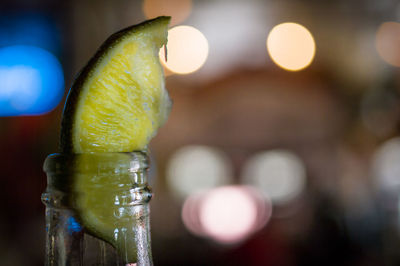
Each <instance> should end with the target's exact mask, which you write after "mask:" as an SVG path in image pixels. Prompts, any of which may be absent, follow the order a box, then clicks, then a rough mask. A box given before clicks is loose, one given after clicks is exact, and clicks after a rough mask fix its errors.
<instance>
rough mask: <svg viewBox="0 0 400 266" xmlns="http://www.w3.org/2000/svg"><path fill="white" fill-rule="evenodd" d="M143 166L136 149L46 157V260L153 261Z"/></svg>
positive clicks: (88, 262) (48, 262) (77, 262)
mask: <svg viewBox="0 0 400 266" xmlns="http://www.w3.org/2000/svg"><path fill="white" fill-rule="evenodd" d="M147 169H148V157H147V156H146V154H144V153H141V152H133V153H101V154H53V155H50V156H48V157H47V159H46V161H45V163H44V170H45V172H46V174H47V188H46V191H45V192H44V193H43V194H42V201H43V203H44V204H45V205H46V233H47V238H46V259H45V261H46V262H45V264H46V265H132V264H133V265H135V264H137V265H152V256H151V242H150V224H149V219H150V210H149V204H148V203H149V201H150V199H151V196H152V194H151V190H150V188H149V186H148V183H147ZM99 210H100V211H99ZM88 214H90V215H88ZM88 217H89V218H88ZM110 232H111V236H112V237H107V236H110V234H109V233H110ZM107 233H108V234H107ZM105 239H106V240H105Z"/></svg>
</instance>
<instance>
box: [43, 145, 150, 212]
mask: <svg viewBox="0 0 400 266" xmlns="http://www.w3.org/2000/svg"><path fill="white" fill-rule="evenodd" d="M148 168H149V160H148V155H147V154H146V153H143V152H118V153H115V152H112V153H82V154H66V153H56V154H51V155H49V156H48V157H47V158H46V160H45V162H44V166H43V170H44V171H45V172H46V174H47V189H46V191H45V193H43V195H42V201H43V202H44V203H45V204H46V205H50V206H53V207H61V208H62V207H69V205H70V203H71V202H73V201H71V199H75V198H78V197H82V196H85V195H92V194H93V193H95V195H101V196H103V195H108V196H110V195H111V196H112V197H113V198H115V199H118V202H119V204H120V206H132V205H140V204H144V203H147V202H149V201H150V199H151V196H152V194H151V189H150V188H149V187H148V184H147V170H148ZM101 201H102V199H101V198H99V202H101Z"/></svg>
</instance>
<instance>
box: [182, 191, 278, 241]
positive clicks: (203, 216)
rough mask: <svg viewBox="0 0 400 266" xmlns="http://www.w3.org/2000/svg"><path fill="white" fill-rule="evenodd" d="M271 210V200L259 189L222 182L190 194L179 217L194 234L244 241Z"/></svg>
mask: <svg viewBox="0 0 400 266" xmlns="http://www.w3.org/2000/svg"><path fill="white" fill-rule="evenodd" d="M271 214H272V204H271V203H270V202H269V201H265V200H264V199H263V197H262V195H261V193H260V192H259V191H258V190H255V189H253V188H250V187H247V186H223V187H218V188H214V189H211V190H209V191H203V192H200V193H197V194H193V195H191V196H190V197H188V198H187V199H186V201H185V203H184V205H183V208H182V220H183V223H184V225H185V227H186V228H187V229H188V230H189V231H190V232H191V233H193V234H195V235H198V236H206V237H208V238H211V239H213V240H214V241H216V242H219V243H222V244H234V243H237V242H240V241H243V240H244V239H246V238H247V237H248V236H250V235H251V234H252V233H254V232H256V231H257V230H259V229H261V228H262V227H263V226H265V224H266V223H267V222H268V220H269V219H270V217H271Z"/></svg>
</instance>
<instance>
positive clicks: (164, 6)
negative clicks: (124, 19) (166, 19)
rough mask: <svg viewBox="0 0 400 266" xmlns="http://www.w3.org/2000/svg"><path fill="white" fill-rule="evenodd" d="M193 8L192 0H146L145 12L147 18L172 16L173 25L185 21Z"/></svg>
mask: <svg viewBox="0 0 400 266" xmlns="http://www.w3.org/2000/svg"><path fill="white" fill-rule="evenodd" d="M191 10H192V1H191V0H168V1H166V0H144V1H143V13H144V14H145V15H146V17H147V18H154V17H157V16H171V25H176V24H179V23H181V22H183V21H184V20H185V19H186V18H187V17H188V16H189V15H190V12H191Z"/></svg>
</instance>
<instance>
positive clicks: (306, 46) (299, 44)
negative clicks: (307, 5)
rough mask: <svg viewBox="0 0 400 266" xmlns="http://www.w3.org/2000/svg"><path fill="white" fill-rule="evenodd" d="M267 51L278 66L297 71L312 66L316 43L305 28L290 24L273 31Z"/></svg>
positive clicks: (275, 28) (281, 25) (269, 36)
mask: <svg viewBox="0 0 400 266" xmlns="http://www.w3.org/2000/svg"><path fill="white" fill-rule="evenodd" d="M267 49H268V52H269V55H270V56H271V58H272V60H273V61H274V62H275V63H276V64H277V65H278V66H280V67H282V68H283V69H286V70H291V71H297V70H301V69H303V68H305V67H307V66H308V65H310V64H311V62H312V60H313V58H314V55H315V42H314V38H313V36H312V35H311V33H310V32H309V31H308V30H307V29H306V28H305V27H303V26H301V25H299V24H296V23H290V22H288V23H282V24H279V25H277V26H275V27H274V28H273V29H272V30H271V32H270V33H269V35H268V38H267Z"/></svg>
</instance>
